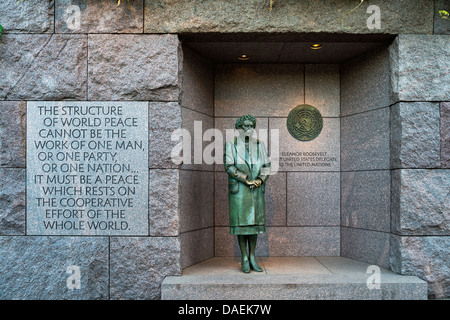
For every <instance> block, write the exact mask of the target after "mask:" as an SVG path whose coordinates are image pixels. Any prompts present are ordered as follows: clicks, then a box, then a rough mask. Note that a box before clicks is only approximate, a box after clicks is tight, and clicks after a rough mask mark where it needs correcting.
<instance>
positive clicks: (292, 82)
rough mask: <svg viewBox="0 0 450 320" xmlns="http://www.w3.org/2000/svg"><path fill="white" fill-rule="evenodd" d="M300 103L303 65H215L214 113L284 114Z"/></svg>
mask: <svg viewBox="0 0 450 320" xmlns="http://www.w3.org/2000/svg"><path fill="white" fill-rule="evenodd" d="M303 103H304V67H303V65H299V64H295V65H294V64H277V65H274V64H272V65H270V64H255V65H245V66H244V65H239V64H222V65H218V66H217V68H216V78H215V96H214V108H215V109H214V111H215V116H216V117H217V116H221V117H240V116H242V113H243V112H244V111H243V110H245V113H246V114H251V115H253V116H255V117H267V116H280V117H287V115H288V114H289V111H291V109H292V108H294V107H295V106H297V105H299V104H303Z"/></svg>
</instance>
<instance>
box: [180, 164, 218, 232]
mask: <svg viewBox="0 0 450 320" xmlns="http://www.w3.org/2000/svg"><path fill="white" fill-rule="evenodd" d="M179 188H180V189H179V190H180V191H179V192H180V193H179V197H180V205H179V210H180V222H179V223H180V227H181V232H182V233H183V232H187V231H191V230H197V229H202V228H207V227H212V226H213V225H214V172H208V171H191V170H181V171H180V187H179Z"/></svg>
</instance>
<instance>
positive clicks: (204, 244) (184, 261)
mask: <svg viewBox="0 0 450 320" xmlns="http://www.w3.org/2000/svg"><path fill="white" fill-rule="evenodd" d="M180 245H181V267H182V268H187V267H189V266H191V265H193V264H196V263H199V262H201V261H203V260H206V259H209V258H211V257H213V256H214V228H213V227H210V228H205V229H199V230H193V231H189V232H184V233H182V234H181V235H180Z"/></svg>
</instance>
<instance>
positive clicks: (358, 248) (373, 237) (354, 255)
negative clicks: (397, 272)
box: [341, 227, 390, 268]
mask: <svg viewBox="0 0 450 320" xmlns="http://www.w3.org/2000/svg"><path fill="white" fill-rule="evenodd" d="M389 237H390V234H389V233H388V232H379V231H372V230H365V229H355V228H348V227H342V228H341V256H342V257H347V258H350V259H354V260H358V261H363V262H366V263H370V264H374V265H377V266H379V267H382V268H389V250H390V249H389Z"/></svg>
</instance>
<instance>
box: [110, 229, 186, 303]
mask: <svg viewBox="0 0 450 320" xmlns="http://www.w3.org/2000/svg"><path fill="white" fill-rule="evenodd" d="M110 246H111V248H110V286H111V289H110V290H111V291H110V292H111V297H110V298H111V299H113V300H149V299H159V298H160V296H161V282H162V281H163V280H164V277H166V276H169V275H170V276H176V275H180V274H181V267H180V243H179V240H178V238H176V237H127V238H121V237H112V238H111V245H110Z"/></svg>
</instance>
